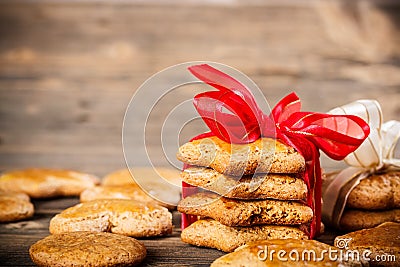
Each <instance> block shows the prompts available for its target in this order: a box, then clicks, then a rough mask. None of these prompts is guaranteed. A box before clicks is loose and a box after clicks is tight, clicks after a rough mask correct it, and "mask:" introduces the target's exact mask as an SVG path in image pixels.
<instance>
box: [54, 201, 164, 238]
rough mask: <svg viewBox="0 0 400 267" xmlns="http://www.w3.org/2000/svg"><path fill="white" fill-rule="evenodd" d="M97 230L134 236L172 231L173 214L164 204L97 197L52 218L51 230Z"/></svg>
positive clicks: (55, 232) (154, 234) (57, 231)
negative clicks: (98, 198)
mask: <svg viewBox="0 0 400 267" xmlns="http://www.w3.org/2000/svg"><path fill="white" fill-rule="evenodd" d="M77 231H93V232H112V233H116V234H122V235H127V236H132V237H150V236H163V235H167V234H170V233H171V232H172V214H171V213H170V212H169V211H168V210H167V209H166V208H164V207H161V206H158V205H155V204H150V203H143V202H138V201H133V200H126V199H108V200H93V201H90V202H85V203H81V204H78V205H76V206H73V207H70V208H68V209H66V210H64V211H63V212H61V213H60V214H57V215H56V216H54V217H53V218H52V219H51V221H50V233H52V234H57V233H63V232H77Z"/></svg>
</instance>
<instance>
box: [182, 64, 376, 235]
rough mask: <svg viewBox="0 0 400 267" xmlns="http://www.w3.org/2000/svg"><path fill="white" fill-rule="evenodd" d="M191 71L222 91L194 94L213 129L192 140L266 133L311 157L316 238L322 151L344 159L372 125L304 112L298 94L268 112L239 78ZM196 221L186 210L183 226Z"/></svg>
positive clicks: (241, 139) (307, 176) (235, 139)
mask: <svg viewBox="0 0 400 267" xmlns="http://www.w3.org/2000/svg"><path fill="white" fill-rule="evenodd" d="M189 71H190V72H191V73H192V74H193V75H194V76H196V77H197V78H198V79H200V80H202V81H203V82H205V83H207V84H209V85H211V86H212V87H214V88H216V89H218V91H208V92H204V93H201V94H198V95H196V96H195V97H194V101H193V102H194V106H195V108H196V109H197V111H198V113H199V114H200V115H201V117H202V118H203V120H204V122H205V123H206V124H207V126H208V127H209V128H210V130H211V131H210V132H208V133H205V134H201V135H198V136H196V137H195V138H193V139H192V140H196V139H202V138H205V137H209V136H217V137H218V138H220V139H221V140H224V141H226V142H229V143H235V144H246V143H251V142H254V141H256V140H257V139H259V138H260V137H272V138H277V139H280V140H281V141H282V142H284V143H285V144H287V145H289V146H292V147H293V148H295V149H296V150H297V151H298V152H299V153H300V154H301V155H302V156H303V157H304V158H305V160H306V171H305V173H304V181H305V182H306V184H307V187H308V196H307V205H308V206H310V207H311V208H312V209H313V211H314V218H313V220H312V222H311V224H310V229H309V236H310V238H314V237H315V236H316V234H317V233H319V230H320V225H321V183H322V179H321V167H320V162H319V149H321V150H322V151H324V152H325V154H327V155H328V156H329V157H331V158H332V159H335V160H342V159H344V158H345V157H346V156H347V155H348V154H349V153H351V152H353V151H354V150H356V149H357V148H358V146H360V145H361V143H362V142H363V141H364V140H365V139H366V138H367V136H368V135H369V131H370V129H369V126H368V124H367V123H366V122H365V121H363V120H362V119H361V118H359V117H357V116H354V115H329V114H323V113H315V112H301V111H300V109H301V102H300V99H299V98H298V96H297V95H296V94H295V93H291V94H289V95H287V96H286V97H285V98H283V99H282V100H281V101H279V103H278V104H277V105H276V106H275V107H274V108H273V109H272V111H271V114H270V115H266V114H264V113H263V112H262V110H261V109H260V108H259V106H258V105H257V103H256V101H255V99H254V96H253V95H252V93H251V92H250V90H249V89H248V88H247V87H246V86H245V85H243V84H242V83H240V82H239V81H237V80H236V79H234V78H233V77H231V76H229V75H227V74H225V73H223V72H221V71H219V70H217V69H215V68H213V67H211V66H209V65H207V64H202V65H195V66H191V67H189ZM226 111H229V113H227V112H226ZM343 126H345V127H343ZM186 167H187V166H185V167H184V168H186ZM182 186H183V197H186V196H187V195H189V194H192V193H193V192H194V190H196V189H193V187H192V186H190V185H188V184H186V183H184V182H183V183H182ZM195 219H196V217H193V216H188V215H186V214H183V216H182V227H183V228H185V227H187V226H188V225H189V224H190V223H191V222H193V221H195Z"/></svg>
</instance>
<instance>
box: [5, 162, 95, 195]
mask: <svg viewBox="0 0 400 267" xmlns="http://www.w3.org/2000/svg"><path fill="white" fill-rule="evenodd" d="M98 183H99V179H98V178H97V177H96V176H94V175H91V174H87V173H82V172H76V171H69V170H56V169H38V168H35V169H25V170H16V171H10V172H6V173H3V174H2V175H1V176H0V190H4V191H7V192H23V193H26V194H28V195H29V196H30V197H33V198H48V197H59V196H79V194H80V193H81V192H82V191H83V190H85V189H86V188H89V187H93V186H95V185H96V184H98Z"/></svg>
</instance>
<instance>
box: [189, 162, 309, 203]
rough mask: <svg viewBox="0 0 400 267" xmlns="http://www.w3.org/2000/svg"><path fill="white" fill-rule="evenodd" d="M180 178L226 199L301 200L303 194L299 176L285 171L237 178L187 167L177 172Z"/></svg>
mask: <svg viewBox="0 0 400 267" xmlns="http://www.w3.org/2000/svg"><path fill="white" fill-rule="evenodd" d="M181 177H182V180H183V181H184V182H186V183H188V184H190V185H194V186H197V187H201V188H204V189H206V190H208V191H212V192H215V193H217V194H219V195H223V196H224V197H228V198H238V199H266V198H273V199H280V200H302V199H305V198H306V197H307V186H306V184H305V182H304V181H303V179H301V178H297V177H294V176H290V175H285V174H260V175H255V176H254V177H253V176H250V175H249V176H244V177H242V178H240V179H239V178H237V177H234V176H229V175H224V174H221V173H219V172H217V171H216V170H214V169H211V168H204V167H191V168H188V169H186V170H184V171H183V172H182V173H181Z"/></svg>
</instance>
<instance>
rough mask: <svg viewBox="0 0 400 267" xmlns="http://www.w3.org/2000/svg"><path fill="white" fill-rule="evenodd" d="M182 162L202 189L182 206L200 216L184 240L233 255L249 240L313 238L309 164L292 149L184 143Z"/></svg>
mask: <svg viewBox="0 0 400 267" xmlns="http://www.w3.org/2000/svg"><path fill="white" fill-rule="evenodd" d="M177 158H178V159H179V160H180V161H182V162H184V163H186V164H189V165H190V166H191V167H189V168H187V169H185V170H184V171H183V172H182V174H181V177H182V179H183V181H184V182H186V183H187V184H189V185H193V186H196V187H198V188H200V189H201V192H200V190H199V192H197V193H195V194H192V195H189V196H187V197H186V198H184V199H182V200H181V201H180V203H179V205H178V210H179V211H180V212H182V213H185V214H189V215H194V216H198V220H197V221H196V222H194V223H193V224H191V225H190V226H188V227H186V228H185V229H183V231H182V235H181V238H182V240H183V241H184V242H186V243H189V244H192V245H197V246H205V247H213V248H217V249H219V250H222V251H225V252H231V251H233V250H234V249H236V248H237V247H239V246H241V245H243V244H246V243H248V242H250V241H256V240H265V239H287V238H292V239H307V238H308V236H307V234H306V233H305V232H304V231H303V230H302V228H303V226H305V225H306V224H308V223H309V222H310V221H311V220H312V218H313V211H312V209H311V208H310V207H308V206H307V205H306V204H304V203H303V202H302V200H305V199H306V197H307V186H306V184H305V182H304V181H303V179H302V173H303V172H304V169H305V161H304V158H303V157H302V156H301V155H300V154H299V153H298V152H296V151H295V149H293V148H292V147H289V146H286V145H284V144H283V143H281V142H280V141H278V140H276V139H272V138H260V139H258V140H256V141H255V142H253V143H250V144H229V143H226V142H224V141H222V140H220V139H218V138H217V137H208V138H203V139H199V140H194V141H191V142H188V143H186V144H184V145H182V146H181V147H180V148H179V151H178V154H177Z"/></svg>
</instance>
